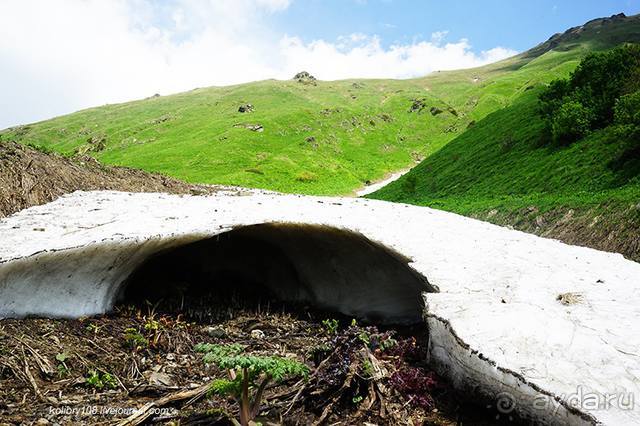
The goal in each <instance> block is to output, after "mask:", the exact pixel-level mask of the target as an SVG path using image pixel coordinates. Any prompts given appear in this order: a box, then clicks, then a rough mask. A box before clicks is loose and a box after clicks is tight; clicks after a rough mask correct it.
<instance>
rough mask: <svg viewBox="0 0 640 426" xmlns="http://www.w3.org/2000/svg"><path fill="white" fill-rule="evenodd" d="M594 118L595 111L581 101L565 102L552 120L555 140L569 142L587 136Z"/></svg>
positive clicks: (558, 142)
mask: <svg viewBox="0 0 640 426" xmlns="http://www.w3.org/2000/svg"><path fill="white" fill-rule="evenodd" d="M593 118H594V114H593V112H592V111H591V110H590V109H589V108H587V107H585V106H584V105H582V104H581V103H580V102H577V101H569V102H565V103H564V104H562V106H561V107H560V109H559V110H558V111H557V112H556V115H555V116H554V117H553V120H552V122H551V134H552V136H553V141H554V142H555V143H557V144H568V143H571V142H574V141H576V140H578V139H580V138H582V137H584V136H586V135H587V134H588V133H589V131H590V130H591V123H592V122H593Z"/></svg>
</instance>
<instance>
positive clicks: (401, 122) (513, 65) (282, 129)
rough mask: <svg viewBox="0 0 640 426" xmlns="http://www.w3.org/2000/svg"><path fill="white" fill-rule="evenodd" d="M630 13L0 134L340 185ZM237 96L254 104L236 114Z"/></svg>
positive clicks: (221, 171) (588, 42) (264, 181)
mask: <svg viewBox="0 0 640 426" xmlns="http://www.w3.org/2000/svg"><path fill="white" fill-rule="evenodd" d="M639 23H640V21H639V20H638V19H637V17H634V18H615V19H611V20H608V21H607V20H605V21H603V20H600V21H596V22H593V23H591V24H589V25H587V26H586V27H584V28H582V29H572V30H569V31H567V32H566V33H564V34H562V35H557V36H554V37H553V38H552V39H550V40H549V41H548V42H546V43H543V44H541V45H540V46H537V47H536V48H534V49H532V50H531V51H529V52H525V53H524V54H521V55H519V56H516V57H514V58H510V59H508V60H505V61H501V62H499V63H496V64H492V65H489V66H485V67H482V68H477V69H471V70H463V71H454V72H439V73H433V74H431V75H429V76H427V77H424V78H419V79H412V80H402V81H398V80H350V81H336V82H317V84H305V83H301V82H298V81H294V80H291V81H262V82H256V83H250V84H243V85H238V86H231V87H222V88H220V87H212V88H206V89H195V90H193V91H190V92H186V93H181V94H177V95H172V96H157V97H151V98H148V99H144V100H140V101H135V102H129V103H124V104H118V105H107V106H103V107H98V108H92V109H88V110H84V111H80V112H77V113H74V114H70V115H66V116H63V117H58V118H54V119H51V120H47V121H43V122H40V123H35V124H31V125H26V126H20V127H16V128H12V129H7V130H5V131H3V132H0V140H14V141H17V142H20V143H24V144H30V145H34V146H38V147H43V148H45V149H51V150H54V151H57V152H60V153H63V154H66V155H73V154H75V153H88V154H90V155H93V156H94V157H96V158H97V159H98V160H100V161H101V162H103V163H106V164H111V165H123V166H129V167H136V168H141V169H144V170H147V171H153V172H160V173H164V174H167V175H170V176H173V177H177V178H180V179H183V180H186V181H189V182H198V183H218V184H233V185H242V186H250V187H260V188H268V189H274V190H279V191H285V192H298V193H306V194H327V195H329V194H330V195H335V194H349V193H351V192H353V191H354V190H355V189H357V188H359V187H361V186H363V185H364V184H365V183H366V182H368V181H374V180H378V179H381V178H383V177H384V176H385V175H386V174H388V173H390V172H393V171H396V170H399V169H402V168H405V167H408V166H411V165H413V164H415V163H416V162H417V161H420V160H422V159H423V158H426V157H429V156H430V155H432V154H433V153H435V152H437V151H438V150H439V149H440V148H442V147H443V146H445V145H446V144H447V143H448V142H450V141H451V140H452V139H454V138H456V137H457V136H460V135H462V134H464V133H465V132H466V131H468V129H472V128H474V124H476V123H479V122H480V121H481V120H483V119H484V118H485V117H486V116H487V115H488V114H491V113H493V112H495V111H498V110H500V109H501V108H504V107H507V106H509V105H511V104H512V103H513V102H514V100H516V99H518V98H519V97H520V96H521V95H526V94H527V93H528V92H530V91H535V88H536V87H538V86H540V85H542V84H545V83H547V82H549V81H550V80H552V79H553V78H556V77H558V76H565V75H568V73H569V72H570V71H571V70H572V69H573V68H574V67H575V66H576V64H577V63H578V61H579V59H580V58H581V57H582V56H583V55H584V54H585V52H587V51H589V50H591V49H601V48H606V47H610V46H611V45H613V44H617V43H618V42H621V41H628V40H631V41H633V40H636V39H638V40H640V25H639ZM416 101H417V102H416ZM246 103H250V104H252V105H253V106H254V108H255V110H254V111H253V112H248V113H240V112H238V108H239V106H240V105H243V104H246ZM412 109H413V111H412ZM256 125H259V126H262V127H261V128H260V130H262V131H256V130H255V129H258V128H257V127H252V126H256ZM252 129H254V130H252Z"/></svg>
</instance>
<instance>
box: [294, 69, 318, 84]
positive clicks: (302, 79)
mask: <svg viewBox="0 0 640 426" xmlns="http://www.w3.org/2000/svg"><path fill="white" fill-rule="evenodd" d="M293 79H294V80H295V81H297V82H298V83H303V84H310V85H313V86H315V85H316V84H317V79H316V78H315V77H314V76H312V75H311V74H309V73H308V72H306V71H301V72H299V73H298V74H296V75H294V76H293Z"/></svg>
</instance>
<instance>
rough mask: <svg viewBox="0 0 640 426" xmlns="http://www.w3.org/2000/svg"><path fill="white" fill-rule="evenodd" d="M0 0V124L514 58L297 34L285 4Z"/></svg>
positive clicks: (502, 52) (499, 51) (461, 47)
mask: <svg viewBox="0 0 640 426" xmlns="http://www.w3.org/2000/svg"><path fill="white" fill-rule="evenodd" d="M158 4H159V3H156V2H153V1H152V0H131V1H126V0H110V1H101V0H84V1H82V0H59V1H55V2H52V1H47V0H41V1H37V0H22V1H19V0H16V1H2V2H0V93H1V94H2V96H1V97H0V128H3V127H6V126H9V125H14V124H19V123H25V122H30V121H34V120H39V119H43V118H48V117H51V116H54V115H59V114H64V113H68V112H71V111H74V110H77V109H80V108H85V107H89V106H94V105H100V104H104V103H113V102H120V101H125V100H130V99H136V98H142V97H146V96H150V95H152V94H154V93H161V94H168V93H174V92H178V91H184V90H189V89H192V88H194V87H203V86H210V85H226V84H235V83H241V82H246V81H252V80H259V79H265V78H281V79H285V78H290V77H291V76H292V75H293V74H294V73H295V72H297V71H300V70H302V69H305V70H308V71H310V72H312V73H313V74H314V75H316V76H317V77H319V78H322V79H338V78H347V77H394V78H405V77H413V76H419V75H424V74H427V73H428V72H430V71H433V70H436V69H454V68H462V67H472V66H477V65H481V64H484V63H488V62H492V61H496V60H499V59H502V58H504V57H506V56H509V55H512V54H513V53H515V52H513V51H510V50H507V49H504V48H500V47H497V48H494V49H491V50H489V51H486V52H481V53H480V54H475V53H473V51H472V50H471V46H470V45H469V43H468V42H467V41H466V40H460V41H458V42H455V43H446V44H444V43H443V39H444V37H445V35H446V33H444V32H440V33H435V34H434V36H433V37H432V39H431V41H429V42H425V41H422V42H413V43H409V44H397V45H393V46H390V47H388V48H385V47H383V46H382V43H381V41H380V39H379V38H378V37H376V36H369V35H365V34H352V35H347V36H344V37H340V38H339V39H338V40H336V41H334V42H330V41H324V40H315V41H311V42H307V43H305V42H303V41H302V40H301V39H300V38H299V37H296V36H287V35H283V34H281V33H278V32H276V31H275V30H274V29H272V28H269V26H268V18H269V16H270V15H272V14H275V13H279V12H282V11H283V10H285V9H286V8H287V7H288V6H289V4H290V0H228V1H223V0H207V1H203V0H171V1H169V2H166V3H162V4H160V5H158Z"/></svg>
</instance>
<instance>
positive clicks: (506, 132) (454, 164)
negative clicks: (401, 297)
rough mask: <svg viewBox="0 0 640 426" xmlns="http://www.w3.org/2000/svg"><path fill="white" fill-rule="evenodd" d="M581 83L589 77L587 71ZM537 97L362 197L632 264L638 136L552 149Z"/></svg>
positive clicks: (633, 130) (638, 203)
mask: <svg viewBox="0 0 640 426" xmlns="http://www.w3.org/2000/svg"><path fill="white" fill-rule="evenodd" d="M637 71H640V68H636V74H635V75H637ZM587 75H588V76H591V78H595V77H593V75H595V72H588V73H587ZM607 75H610V74H607ZM611 78H613V76H611ZM631 79H635V77H631ZM586 84H589V85H590V87H594V86H593V85H594V84H595V83H594V82H588V83H586ZM637 86H638V83H637V81H636V82H635V83H634V88H633V89H630V90H631V91H632V92H634V91H636V90H637ZM543 90H544V89H542V88H535V89H532V90H530V91H528V92H526V93H524V94H522V95H521V96H519V97H518V98H517V99H516V100H514V101H513V103H512V104H511V105H510V106H508V107H506V108H504V109H501V110H499V111H496V112H493V113H491V114H489V115H488V116H487V117H485V118H484V119H482V120H480V121H479V122H478V123H477V124H476V125H475V126H473V128H471V129H469V130H467V131H466V132H465V133H464V134H462V135H460V136H458V137H457V138H456V139H454V140H453V141H451V142H450V143H448V144H447V145H446V146H445V147H443V148H442V149H441V150H439V151H438V152H437V153H435V154H433V155H432V156H430V157H429V158H427V159H426V160H425V161H423V162H422V163H420V164H419V165H418V166H416V167H415V168H414V169H413V170H412V171H411V172H410V173H408V174H407V175H405V176H403V177H402V178H401V179H399V180H398V181H395V182H393V183H391V184H389V185H388V186H386V187H384V188H382V189H381V190H379V191H378V192H376V193H374V194H371V195H370V197H372V198H378V199H384V200H389V201H399V202H407V203H412V204H419V205H427V206H432V207H436V208H441V209H445V210H449V211H453V212H457V213H461V214H465V215H469V216H474V217H477V218H481V219H485V220H489V221H492V222H495V223H498V224H503V225H511V226H514V227H516V228H518V229H522V230H525V231H529V232H535V233H538V234H542V235H547V236H553V237H556V238H561V239H563V240H565V241H567V242H571V243H580V244H585V245H589V246H593V247H597V248H602V249H606V250H611V251H618V252H622V253H624V254H626V255H627V256H629V257H631V258H633V259H636V260H640V155H639V152H640V151H639V148H640V144H639V143H638V141H637V140H636V139H637V137H638V135H640V130H638V129H640V127H637V126H638V124H637V123H636V124H629V125H627V124H617V123H612V124H611V125H608V126H606V127H604V128H598V129H595V130H594V131H592V132H590V133H589V134H588V135H587V136H586V137H582V138H580V139H578V140H577V141H575V142H570V143H560V144H558V143H553V142H552V141H551V136H550V133H549V126H548V123H547V122H546V121H545V119H544V118H543V115H542V114H541V113H540V102H539V95H540V93H541V92H542V91H543ZM639 93H640V92H639ZM635 96H636V98H635V99H640V98H639V97H638V95H637V94H636V95H635ZM629 99H631V98H629ZM636 102H637V101H636ZM632 108H634V107H632ZM631 112H633V111H631ZM635 114H636V118H635V120H636V121H637V120H639V118H638V117H637V111H636V113H635ZM627 119H628V120H633V118H631V117H628V118H627ZM630 122H631V121H630Z"/></svg>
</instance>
